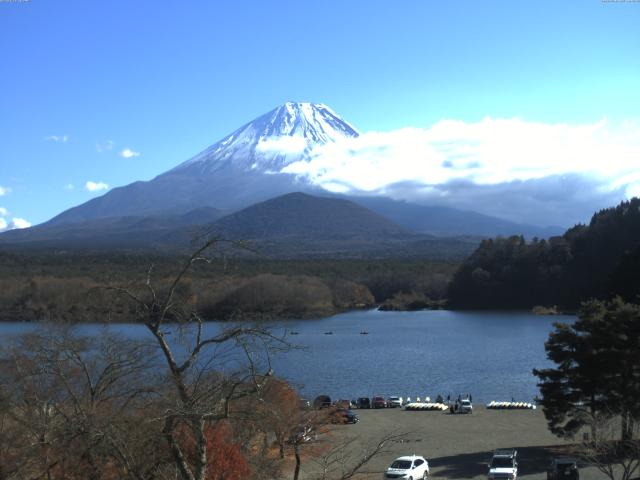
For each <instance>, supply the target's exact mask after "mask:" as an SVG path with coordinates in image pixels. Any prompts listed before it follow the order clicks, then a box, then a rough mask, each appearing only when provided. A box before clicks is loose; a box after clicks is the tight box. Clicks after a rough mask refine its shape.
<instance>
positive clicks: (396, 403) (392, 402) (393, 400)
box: [387, 396, 402, 408]
mask: <svg viewBox="0 0 640 480" xmlns="http://www.w3.org/2000/svg"><path fill="white" fill-rule="evenodd" d="M387 406H388V407H391V408H396V407H402V397H395V396H393V397H389V398H388V399H387Z"/></svg>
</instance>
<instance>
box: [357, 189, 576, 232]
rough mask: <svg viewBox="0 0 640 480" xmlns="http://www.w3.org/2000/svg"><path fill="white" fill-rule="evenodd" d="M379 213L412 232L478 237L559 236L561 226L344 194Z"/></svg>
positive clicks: (383, 198)
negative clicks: (535, 223) (518, 221)
mask: <svg viewBox="0 0 640 480" xmlns="http://www.w3.org/2000/svg"><path fill="white" fill-rule="evenodd" d="M345 198H348V199H349V200H351V201H353V202H355V203H358V204H360V205H362V206H364V207H367V208H369V209H371V210H373V211H374V212H376V213H379V214H381V215H383V216H385V217H387V218H389V219H391V220H393V221H394V222H395V223H397V224H398V225H400V226H401V227H403V228H405V229H407V230H409V231H411V232H414V233H427V234H430V235H437V236H441V237H450V236H457V235H473V236H479V237H494V236H498V235H500V236H511V235H523V236H524V237H525V238H533V237H538V238H548V237H551V236H554V235H561V234H562V233H563V232H564V230H565V229H564V228H562V227H538V226H536V225H528V224H525V223H516V222H510V221H508V220H503V219H500V218H497V217H492V216H490V215H483V214H481V213H477V212H472V211H468V210H458V209H456V208H451V207H443V206H437V205H418V204H415V203H409V202H403V201H397V200H392V199H389V198H385V197H345Z"/></svg>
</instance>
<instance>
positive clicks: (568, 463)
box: [547, 457, 580, 480]
mask: <svg viewBox="0 0 640 480" xmlns="http://www.w3.org/2000/svg"><path fill="white" fill-rule="evenodd" d="M579 478H580V473H579V472H578V462H577V460H576V459H575V458H570V457H560V458H554V459H552V460H551V463H550V464H549V467H547V480H562V479H567V480H578V479H579Z"/></svg>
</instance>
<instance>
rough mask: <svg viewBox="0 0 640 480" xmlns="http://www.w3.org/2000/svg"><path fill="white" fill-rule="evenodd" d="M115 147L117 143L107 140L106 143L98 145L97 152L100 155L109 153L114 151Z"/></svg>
mask: <svg viewBox="0 0 640 480" xmlns="http://www.w3.org/2000/svg"><path fill="white" fill-rule="evenodd" d="M114 146H115V142H114V141H113V140H107V141H106V142H99V143H96V151H97V152H98V153H103V152H108V151H109V150H112V149H113V147H114Z"/></svg>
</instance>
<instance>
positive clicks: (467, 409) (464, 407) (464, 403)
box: [458, 398, 473, 413]
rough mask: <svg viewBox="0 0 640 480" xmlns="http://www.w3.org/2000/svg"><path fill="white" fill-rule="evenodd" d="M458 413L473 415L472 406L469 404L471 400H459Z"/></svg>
mask: <svg viewBox="0 0 640 480" xmlns="http://www.w3.org/2000/svg"><path fill="white" fill-rule="evenodd" d="M458 410H459V412H460V413H473V405H472V404H471V400H469V399H468V398H463V399H462V400H460V406H459V407H458Z"/></svg>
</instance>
